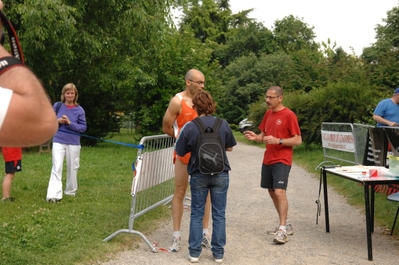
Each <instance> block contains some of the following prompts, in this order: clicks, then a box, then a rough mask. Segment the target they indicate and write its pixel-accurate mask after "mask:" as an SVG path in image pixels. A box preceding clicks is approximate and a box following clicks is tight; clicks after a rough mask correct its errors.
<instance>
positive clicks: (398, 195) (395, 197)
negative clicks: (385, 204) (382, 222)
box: [387, 192, 399, 236]
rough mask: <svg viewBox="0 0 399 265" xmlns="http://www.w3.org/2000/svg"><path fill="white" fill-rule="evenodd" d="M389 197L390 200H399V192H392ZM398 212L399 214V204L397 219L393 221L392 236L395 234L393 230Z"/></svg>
mask: <svg viewBox="0 0 399 265" xmlns="http://www.w3.org/2000/svg"><path fill="white" fill-rule="evenodd" d="M387 199H388V200H390V201H394V202H399V192H396V193H392V194H391V195H388V197H387ZM398 214H399V205H398V210H397V211H396V215H395V220H394V221H393V225H392V230H391V236H392V234H393V230H394V229H395V225H396V219H397V218H398Z"/></svg>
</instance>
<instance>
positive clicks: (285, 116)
mask: <svg viewBox="0 0 399 265" xmlns="http://www.w3.org/2000/svg"><path fill="white" fill-rule="evenodd" d="M258 128H259V130H260V131H261V132H263V134H264V135H265V136H268V135H272V136H274V137H276V138H282V139H285V138H291V137H293V136H295V135H301V130H300V128H299V124H298V118H297V117H296V115H295V113H294V112H292V111H291V110H290V109H288V108H284V109H282V110H280V111H277V112H274V111H273V110H267V111H266V113H265V116H264V117H263V120H262V123H261V124H260V125H259V127H258ZM292 153H293V152H292V146H285V145H279V144H267V145H266V151H265V155H264V156H263V164H266V165H272V164H276V163H279V162H280V163H283V164H285V165H288V166H291V165H292Z"/></svg>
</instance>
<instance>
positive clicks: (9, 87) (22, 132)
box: [0, 1, 58, 147]
mask: <svg viewBox="0 0 399 265" xmlns="http://www.w3.org/2000/svg"><path fill="white" fill-rule="evenodd" d="M3 7H4V4H3V1H0V10H2V9H3ZM2 28H3V26H2V25H1V26H0V31H1V30H2ZM5 57H12V55H11V54H10V53H9V52H8V51H7V50H6V49H5V48H4V47H3V46H2V45H0V61H2V60H6V58H5ZM57 129H58V124H57V119H56V117H55V113H54V110H53V108H52V106H51V104H50V100H49V98H48V97H47V95H46V92H45V91H44V89H43V87H42V85H41V84H40V82H39V80H38V79H37V78H36V76H35V75H34V74H33V73H32V72H31V71H30V70H29V69H28V68H27V67H26V66H24V65H23V64H22V63H21V64H16V65H13V66H11V67H9V68H8V69H4V72H3V73H2V74H0V146H14V147H26V146H36V145H40V144H42V143H44V142H46V141H48V140H49V139H50V138H51V137H52V136H53V135H54V134H55V133H56V131H57Z"/></svg>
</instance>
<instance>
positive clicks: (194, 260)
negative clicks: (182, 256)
mask: <svg viewBox="0 0 399 265" xmlns="http://www.w3.org/2000/svg"><path fill="white" fill-rule="evenodd" d="M188 260H189V261H190V262H191V263H198V262H199V257H191V256H190V255H188Z"/></svg>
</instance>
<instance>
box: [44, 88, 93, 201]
mask: <svg viewBox="0 0 399 265" xmlns="http://www.w3.org/2000/svg"><path fill="white" fill-rule="evenodd" d="M78 97H79V93H78V90H77V89H76V86H75V85H74V84H72V83H69V84H66V85H65V86H64V87H63V88H62V92H61V102H56V103H55V104H54V106H53V108H54V111H55V112H56V113H57V119H58V124H59V129H58V132H57V133H56V134H55V135H54V137H53V148H52V155H53V167H52V169H51V176H50V181H49V184H48V188H47V195H46V200H47V201H48V202H58V201H60V200H61V199H62V169H63V164H64V158H65V157H66V164H67V167H66V169H67V179H66V187H65V191H64V194H65V195H69V196H75V194H76V191H77V189H78V182H77V173H78V168H79V157H80V135H79V134H80V133H84V132H85V131H86V129H87V125H86V116H85V111H84V109H83V108H82V107H81V106H79V104H78V103H77V101H78ZM59 104H61V106H60V105H59Z"/></svg>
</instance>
